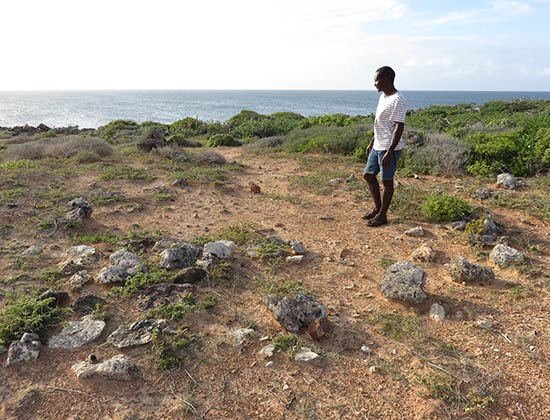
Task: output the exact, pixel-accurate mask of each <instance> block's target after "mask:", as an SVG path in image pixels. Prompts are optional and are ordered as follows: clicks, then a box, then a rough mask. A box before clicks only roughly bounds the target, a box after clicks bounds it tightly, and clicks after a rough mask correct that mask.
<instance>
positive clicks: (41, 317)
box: [0, 294, 65, 345]
mask: <svg viewBox="0 0 550 420" xmlns="http://www.w3.org/2000/svg"><path fill="white" fill-rule="evenodd" d="M64 312H65V311H64V310H63V309H61V308H59V307H57V306H55V298H53V297H52V298H47V299H44V300H37V299H36V297H35V296H29V295H28V294H22V295H20V296H19V297H15V296H14V295H10V296H8V298H7V301H6V304H5V306H4V307H3V308H2V309H0V345H9V344H10V343H11V342H12V341H14V340H19V339H20V338H21V336H22V335H23V334H24V333H37V334H43V333H44V330H45V329H46V328H48V327H50V326H52V325H54V324H56V323H57V322H59V321H60V319H61V316H62V314H63V313H64Z"/></svg>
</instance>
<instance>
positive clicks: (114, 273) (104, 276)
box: [97, 265, 129, 284]
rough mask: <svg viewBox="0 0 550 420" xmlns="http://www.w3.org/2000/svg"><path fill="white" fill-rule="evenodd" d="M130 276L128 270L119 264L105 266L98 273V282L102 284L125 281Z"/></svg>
mask: <svg viewBox="0 0 550 420" xmlns="http://www.w3.org/2000/svg"><path fill="white" fill-rule="evenodd" d="M128 276H129V274H128V272H127V271H126V270H125V269H123V268H121V267H117V266H114V265H112V266H110V267H103V268H102V269H101V270H100V271H99V273H98V275H97V282H98V283H101V284H117V283H123V282H124V280H126V278H127V277H128Z"/></svg>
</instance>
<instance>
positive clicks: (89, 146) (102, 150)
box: [4, 136, 114, 162]
mask: <svg viewBox="0 0 550 420" xmlns="http://www.w3.org/2000/svg"><path fill="white" fill-rule="evenodd" d="M113 153H114V149H113V147H112V146H111V145H110V144H109V143H107V142H106V141H105V140H103V139H100V138H98V137H84V138H82V137H75V136H71V137H61V138H49V139H42V140H38V141H33V142H29V143H23V144H13V145H10V146H8V147H7V149H6V151H5V153H4V156H5V158H7V159H9V160H29V159H30V160H38V159H44V158H66V159H67V158H71V157H74V156H78V155H80V159H81V160H82V161H83V162H93V161H98V160H101V159H102V158H104V157H107V156H110V155H112V154H113Z"/></svg>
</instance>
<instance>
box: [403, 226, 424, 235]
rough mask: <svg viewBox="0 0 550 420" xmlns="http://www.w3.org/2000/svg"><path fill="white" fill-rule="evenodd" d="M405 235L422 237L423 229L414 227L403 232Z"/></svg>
mask: <svg viewBox="0 0 550 420" xmlns="http://www.w3.org/2000/svg"><path fill="white" fill-rule="evenodd" d="M405 235H409V236H415V237H419V236H424V229H422V227H420V226H416V227H414V228H412V229H409V230H407V231H405Z"/></svg>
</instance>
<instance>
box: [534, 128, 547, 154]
mask: <svg viewBox="0 0 550 420" xmlns="http://www.w3.org/2000/svg"><path fill="white" fill-rule="evenodd" d="M535 154H536V156H537V158H539V159H540V160H541V161H542V162H543V163H550V127H548V128H546V127H545V128H540V129H539V130H537V133H536V135H535Z"/></svg>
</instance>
